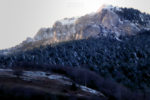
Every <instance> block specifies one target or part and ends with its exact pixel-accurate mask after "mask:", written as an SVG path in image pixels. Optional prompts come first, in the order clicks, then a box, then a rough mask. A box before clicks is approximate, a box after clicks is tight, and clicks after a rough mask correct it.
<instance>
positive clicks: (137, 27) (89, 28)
mask: <svg viewBox="0 0 150 100" xmlns="http://www.w3.org/2000/svg"><path fill="white" fill-rule="evenodd" d="M126 10H127V11H128V10H129V11H128V12H130V13H131V11H132V13H135V14H134V16H139V18H138V19H134V16H131V18H130V16H129V15H130V13H129V14H128V13H126V12H127V11H126ZM137 12H138V10H134V9H126V8H118V7H112V6H102V7H101V8H100V9H99V10H98V11H97V12H95V13H92V14H87V15H85V16H82V17H79V18H65V19H63V20H59V21H57V22H55V24H54V25H53V27H52V28H42V29H40V30H39V32H38V33H37V34H36V35H35V37H34V40H36V41H38V40H43V39H48V40H47V41H46V42H45V43H44V44H48V43H53V42H61V41H68V40H74V39H75V40H76V39H86V38H89V37H95V38H97V37H100V36H109V35H111V36H113V37H119V36H124V35H133V34H136V33H138V32H139V31H141V30H144V29H149V23H150V21H149V20H147V23H146V25H144V24H140V23H139V22H141V23H144V21H145V20H144V19H145V18H147V19H148V18H150V17H149V16H148V15H146V14H144V13H140V12H139V13H137ZM124 13H126V15H125V14H124ZM123 14H124V15H123ZM137 14H138V15H137ZM126 16H127V17H126ZM132 17H133V18H132ZM142 21H143V22H142Z"/></svg>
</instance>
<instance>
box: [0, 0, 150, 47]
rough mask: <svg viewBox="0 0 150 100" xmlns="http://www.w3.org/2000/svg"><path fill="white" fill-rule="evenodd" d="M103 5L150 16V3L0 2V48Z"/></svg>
mask: <svg viewBox="0 0 150 100" xmlns="http://www.w3.org/2000/svg"><path fill="white" fill-rule="evenodd" d="M103 4H112V5H117V6H123V7H134V8H137V9H140V10H142V11H144V12H148V13H150V6H149V5H150V1H149V0H0V49H3V48H8V47H12V46H15V45H16V44H19V43H20V42H21V41H23V40H25V39H26V38H27V37H33V36H34V35H35V34H36V32H37V31H38V30H39V29H40V28H41V27H51V26H52V25H53V23H54V22H55V21H56V20H58V19H62V18H64V17H73V16H81V15H84V14H86V13H91V12H95V11H97V9H98V8H100V6H101V5H103Z"/></svg>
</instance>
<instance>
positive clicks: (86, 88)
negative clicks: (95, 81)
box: [80, 86, 104, 96]
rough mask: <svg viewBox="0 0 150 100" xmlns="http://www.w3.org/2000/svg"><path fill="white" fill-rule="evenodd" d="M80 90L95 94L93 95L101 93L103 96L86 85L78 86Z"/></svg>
mask: <svg viewBox="0 0 150 100" xmlns="http://www.w3.org/2000/svg"><path fill="white" fill-rule="evenodd" d="M80 88H81V90H82V91H85V92H89V93H92V94H95V95H101V96H104V95H103V94H102V93H100V92H98V91H96V90H94V89H91V88H88V87H86V86H80Z"/></svg>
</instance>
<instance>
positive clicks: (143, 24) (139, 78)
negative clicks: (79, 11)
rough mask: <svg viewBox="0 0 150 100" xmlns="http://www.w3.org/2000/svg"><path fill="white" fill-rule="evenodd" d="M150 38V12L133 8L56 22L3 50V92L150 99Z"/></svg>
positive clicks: (86, 99) (75, 98) (112, 99)
mask: <svg viewBox="0 0 150 100" xmlns="http://www.w3.org/2000/svg"><path fill="white" fill-rule="evenodd" d="M149 38H150V15H149V14H146V13H142V12H140V11H139V10H136V9H133V8H119V7H113V6H106V5H104V6H102V7H101V8H100V9H99V10H98V11H97V12H95V13H91V14H87V15H85V16H81V17H78V18H65V19H63V20H59V21H56V22H55V23H54V25H53V27H51V28H42V29H40V30H39V31H38V32H37V34H36V35H35V36H34V38H27V39H26V40H25V41H23V42H22V43H21V44H19V45H17V46H15V47H13V48H10V49H7V50H2V51H0V68H1V69H0V76H1V77H0V80H1V82H0V94H2V93H3V94H4V95H6V96H4V97H7V94H9V95H11V96H12V95H13V96H12V97H13V98H15V97H14V96H16V95H20V96H23V97H24V96H25V97H26V95H27V96H29V97H32V96H33V97H34V96H35V97H37V95H39V93H41V92H42V93H43V94H41V95H42V97H45V100H46V98H49V96H50V98H53V99H54V98H55V99H54V100H62V99H63V98H64V99H65V100H66V99H67V100H72V99H73V100H78V99H79V100H91V98H92V100H149V99H150V96H149V90H150V85H149V84H150V39H149ZM16 82H17V83H16ZM6 83H7V84H6ZM10 84H11V85H10ZM49 84H50V86H49ZM3 86H5V87H6V88H3ZM13 86H15V87H13ZM12 91H13V92H12ZM29 91H31V93H30V92H29ZM32 91H33V92H32ZM13 93H14V94H13ZM19 93H20V94H19ZM97 93H98V94H97ZM29 94H33V95H29ZM34 94H35V95H34ZM47 95H49V96H47ZM0 97H1V95H0ZM71 97H72V98H71ZM53 99H52V100H53Z"/></svg>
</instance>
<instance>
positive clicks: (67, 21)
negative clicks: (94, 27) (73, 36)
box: [59, 18, 77, 25]
mask: <svg viewBox="0 0 150 100" xmlns="http://www.w3.org/2000/svg"><path fill="white" fill-rule="evenodd" d="M76 20H77V18H64V19H62V20H59V22H60V23H61V24H62V25H71V24H75V22H76Z"/></svg>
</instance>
